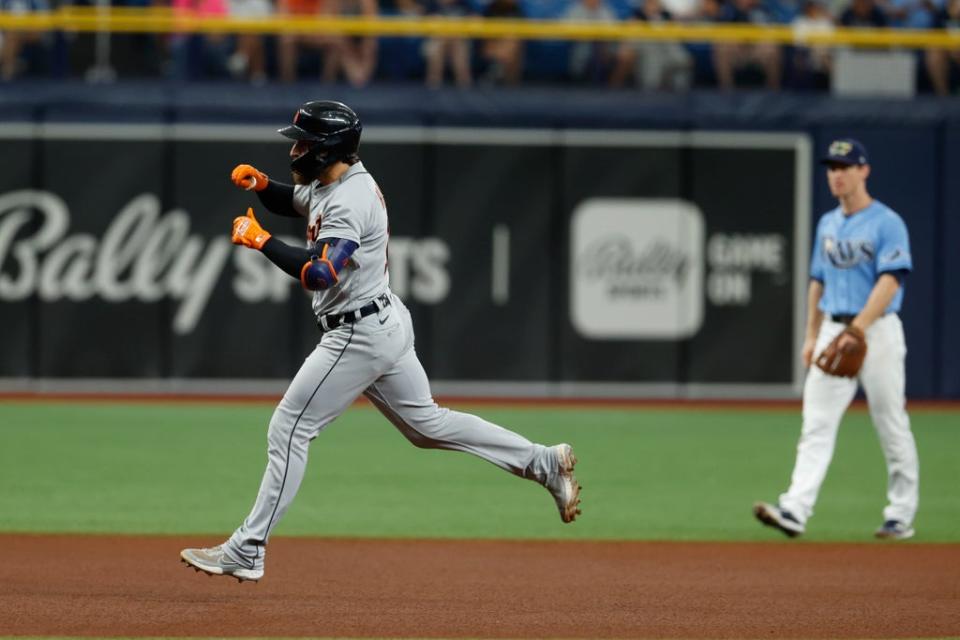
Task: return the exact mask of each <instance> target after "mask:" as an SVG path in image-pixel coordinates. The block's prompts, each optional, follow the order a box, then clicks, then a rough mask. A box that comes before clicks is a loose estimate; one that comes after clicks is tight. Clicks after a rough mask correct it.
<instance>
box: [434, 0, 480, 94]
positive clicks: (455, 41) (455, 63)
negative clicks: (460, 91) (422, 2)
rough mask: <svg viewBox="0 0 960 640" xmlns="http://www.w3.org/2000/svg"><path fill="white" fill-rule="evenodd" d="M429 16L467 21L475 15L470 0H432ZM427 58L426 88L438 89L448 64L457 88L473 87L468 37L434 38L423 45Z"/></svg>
mask: <svg viewBox="0 0 960 640" xmlns="http://www.w3.org/2000/svg"><path fill="white" fill-rule="evenodd" d="M426 12H427V14H428V15H430V16H433V17H446V18H464V17H466V16H468V15H470V14H471V13H472V11H471V10H470V5H469V4H468V3H467V0H429V2H428V4H427V10H426ZM423 54H424V57H425V58H426V59H427V86H430V87H439V86H440V85H442V84H443V76H444V71H445V68H446V65H447V63H449V64H450V70H451V71H452V72H453V80H454V82H455V83H456V85H457V86H458V87H461V88H466V87H469V86H470V85H471V84H473V73H472V71H471V69H470V41H469V40H467V39H465V38H431V39H430V40H427V41H426V42H425V43H424V45H423Z"/></svg>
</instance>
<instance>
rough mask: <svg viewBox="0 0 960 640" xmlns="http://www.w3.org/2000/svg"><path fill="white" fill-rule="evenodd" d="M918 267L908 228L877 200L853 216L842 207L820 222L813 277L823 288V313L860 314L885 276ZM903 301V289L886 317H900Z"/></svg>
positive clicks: (811, 268) (812, 269)
mask: <svg viewBox="0 0 960 640" xmlns="http://www.w3.org/2000/svg"><path fill="white" fill-rule="evenodd" d="M912 268H913V262H912V260H911V257H910V239H909V237H908V235H907V226H906V224H904V222H903V219H902V218H901V217H900V216H899V215H898V214H897V212H896V211H894V210H893V209H891V208H890V207H888V206H886V205H885V204H883V203H882V202H880V201H878V200H874V201H873V202H872V203H870V205H869V206H868V207H866V208H865V209H862V210H861V211H858V212H856V213H854V214H852V215H849V216H846V215H844V214H843V209H842V208H841V207H837V208H836V209H833V210H832V211H828V212H827V213H825V214H824V215H823V217H821V218H820V222H819V224H818V225H817V235H816V241H815V243H814V247H813V256H812V258H811V260H810V277H811V278H813V279H815V280H819V281H820V282H822V283H823V296H822V297H821V298H820V305H819V308H820V310H821V311H823V312H824V313H827V314H833V315H847V314H849V315H856V314H857V313H859V312H860V310H861V309H862V308H863V307H864V306H865V305H866V303H867V298H869V297H870V292H871V290H872V289H873V286H874V284H876V282H877V278H879V277H880V275H881V274H883V273H888V272H903V271H910V270H911V269H912ZM901 285H902V282H901ZM902 302H903V286H901V287H900V288H899V289H898V290H897V293H896V295H895V296H894V297H893V300H892V301H891V302H890V305H889V306H888V307H887V308H886V310H885V311H886V313H896V312H898V311H899V310H900V305H901V304H902Z"/></svg>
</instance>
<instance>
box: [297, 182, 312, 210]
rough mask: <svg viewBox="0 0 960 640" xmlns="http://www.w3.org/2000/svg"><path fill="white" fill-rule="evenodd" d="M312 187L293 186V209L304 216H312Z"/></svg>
mask: <svg viewBox="0 0 960 640" xmlns="http://www.w3.org/2000/svg"><path fill="white" fill-rule="evenodd" d="M311 188H312V187H311V186H310V185H304V184H297V185H294V186H293V208H294V209H295V210H296V211H297V213H299V214H300V215H302V216H309V215H310V189H311Z"/></svg>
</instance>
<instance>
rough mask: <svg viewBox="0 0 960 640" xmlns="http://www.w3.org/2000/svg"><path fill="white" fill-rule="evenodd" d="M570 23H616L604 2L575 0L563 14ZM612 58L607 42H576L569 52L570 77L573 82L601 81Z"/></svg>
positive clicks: (611, 47)
mask: <svg viewBox="0 0 960 640" xmlns="http://www.w3.org/2000/svg"><path fill="white" fill-rule="evenodd" d="M564 19H566V20H568V21H570V22H616V21H617V16H616V15H615V14H614V12H613V10H612V9H611V8H610V7H609V6H608V5H607V3H606V2H605V1H604V0H576V2H574V4H572V5H570V8H569V9H568V10H567V12H566V13H565V14H564ZM612 58H613V45H612V44H611V43H609V42H582V41H581V42H576V43H574V45H573V47H572V48H571V50H570V75H571V76H572V77H573V79H574V80H588V81H593V82H597V81H602V80H603V79H604V77H605V76H606V75H607V71H608V69H609V67H610V65H611V62H612Z"/></svg>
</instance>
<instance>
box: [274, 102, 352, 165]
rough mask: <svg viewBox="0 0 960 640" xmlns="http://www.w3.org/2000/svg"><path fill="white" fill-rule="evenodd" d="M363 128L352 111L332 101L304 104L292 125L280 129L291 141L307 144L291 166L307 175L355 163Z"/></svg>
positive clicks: (294, 117) (298, 110)
mask: <svg viewBox="0 0 960 640" xmlns="http://www.w3.org/2000/svg"><path fill="white" fill-rule="evenodd" d="M362 130H363V125H361V124H360V118H358V117H357V114H356V113H354V112H353V109H351V108H350V107H348V106H347V105H345V104H343V103H342V102H336V101H334V100H313V101H311V102H305V103H304V104H303V105H301V106H300V108H299V109H297V113H296V114H295V115H294V116H293V124H291V125H288V126H286V127H284V128H282V129H279V133H280V134H281V135H283V136H284V137H287V138H290V139H291V140H297V141H305V142H308V143H310V148H309V150H308V151H307V152H306V153H304V154H302V155H301V156H299V157H297V158H295V159H294V160H293V162H291V163H290V167H291V168H292V169H294V170H296V171H298V172H299V173H302V174H303V175H307V176H313V175H316V174H317V172H319V171H322V170H323V169H324V168H326V167H328V166H330V165H331V164H333V163H334V162H337V161H340V160H342V161H346V162H356V161H357V159H358V158H357V149H358V148H359V146H360V132H361V131H362Z"/></svg>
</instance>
